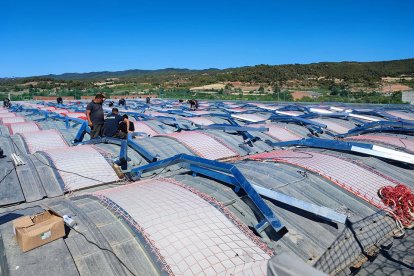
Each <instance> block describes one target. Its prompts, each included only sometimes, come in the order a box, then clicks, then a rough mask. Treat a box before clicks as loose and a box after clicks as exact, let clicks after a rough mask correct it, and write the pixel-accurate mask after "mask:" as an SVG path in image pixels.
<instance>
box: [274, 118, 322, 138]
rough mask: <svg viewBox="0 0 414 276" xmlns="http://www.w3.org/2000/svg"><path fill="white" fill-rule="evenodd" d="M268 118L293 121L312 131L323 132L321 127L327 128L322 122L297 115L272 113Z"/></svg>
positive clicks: (285, 121) (286, 121)
mask: <svg viewBox="0 0 414 276" xmlns="http://www.w3.org/2000/svg"><path fill="white" fill-rule="evenodd" d="M269 120H271V121H276V122H284V123H295V124H298V125H301V126H305V127H306V128H307V129H309V130H310V131H311V132H312V133H323V129H326V128H327V126H326V125H324V124H320V123H317V122H314V121H311V120H308V119H305V118H302V117H299V116H285V115H283V116H282V115H276V114H274V115H272V116H270V117H269Z"/></svg>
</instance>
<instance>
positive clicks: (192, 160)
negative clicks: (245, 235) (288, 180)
mask: <svg viewBox="0 0 414 276" xmlns="http://www.w3.org/2000/svg"><path fill="white" fill-rule="evenodd" d="M177 163H186V164H188V165H192V166H193V168H195V166H199V167H202V168H204V169H208V170H209V176H211V177H213V178H217V179H224V178H223V177H225V176H223V173H225V174H227V176H228V177H232V176H233V178H232V180H231V181H229V184H232V185H234V186H235V189H234V190H235V192H238V191H239V190H240V189H242V190H243V191H244V192H245V193H246V194H247V195H248V196H249V198H250V199H251V200H252V202H253V203H254V204H255V206H256V207H257V208H258V210H259V212H261V214H262V215H263V219H262V220H261V221H260V223H259V224H258V225H257V226H256V227H257V230H258V231H260V230H264V229H265V228H266V227H267V226H271V227H272V228H273V229H274V230H275V231H276V232H279V231H280V230H282V229H283V228H285V227H284V226H283V224H282V223H281V222H280V220H279V219H278V218H277V217H276V215H275V214H274V213H273V211H272V209H270V207H269V206H268V205H267V204H266V203H265V202H264V201H263V199H262V198H261V197H260V195H259V194H258V193H257V192H256V190H255V189H254V188H253V187H252V186H251V184H250V183H249V181H247V179H246V178H245V177H244V176H243V174H242V173H241V172H240V171H239V170H238V169H237V168H236V167H235V166H234V165H231V164H226V163H221V162H218V161H214V160H208V159H204V158H200V157H196V156H190V155H186V154H178V155H175V156H173V157H171V158H167V159H164V160H161V161H157V162H154V163H152V164H147V165H144V166H141V167H137V168H134V169H132V170H131V172H130V174H131V177H132V178H133V179H134V180H137V179H139V178H140V176H141V174H142V173H143V172H147V171H153V170H156V169H159V168H163V167H168V166H172V165H174V164H177ZM220 177H221V178H220ZM230 182H231V183H230Z"/></svg>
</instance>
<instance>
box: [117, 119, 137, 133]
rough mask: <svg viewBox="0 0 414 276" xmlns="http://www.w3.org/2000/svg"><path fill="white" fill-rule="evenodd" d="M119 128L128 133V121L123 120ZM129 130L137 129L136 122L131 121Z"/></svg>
mask: <svg viewBox="0 0 414 276" xmlns="http://www.w3.org/2000/svg"><path fill="white" fill-rule="evenodd" d="M119 130H120V131H122V132H124V133H127V132H128V131H127V123H125V122H124V121H122V122H121V123H120V124H119ZM129 131H135V126H134V122H131V121H129Z"/></svg>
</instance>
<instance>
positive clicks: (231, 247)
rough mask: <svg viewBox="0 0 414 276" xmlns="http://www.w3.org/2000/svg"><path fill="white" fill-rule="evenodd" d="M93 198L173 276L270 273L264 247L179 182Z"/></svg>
mask: <svg viewBox="0 0 414 276" xmlns="http://www.w3.org/2000/svg"><path fill="white" fill-rule="evenodd" d="M160 191H162V192H160ZM95 195H97V196H99V197H101V198H102V200H103V201H104V202H106V204H107V206H108V207H109V208H111V209H112V210H114V211H115V212H117V213H118V215H122V216H123V217H124V218H125V219H127V221H129V223H130V224H131V225H134V226H135V227H136V229H137V230H138V231H139V232H141V234H142V235H143V236H144V237H145V238H146V241H147V242H148V243H150V245H151V246H152V248H153V250H154V251H155V252H156V253H157V254H158V258H160V259H161V260H162V261H163V263H164V264H165V269H166V270H167V272H168V273H169V274H171V275H200V274H204V275H239V274H240V275H242V274H243V275H265V274H266V269H267V268H266V266H267V260H268V259H269V258H270V256H269V253H270V252H271V251H269V250H266V251H265V250H264V249H266V248H267V247H266V245H265V244H263V243H262V242H260V240H259V239H258V238H257V237H255V236H254V234H253V233H251V232H250V230H249V229H248V228H247V227H245V226H244V227H243V226H242V225H241V223H240V222H238V221H237V220H236V218H235V217H234V216H233V215H231V214H230V213H229V211H228V210H226V209H225V208H224V207H222V206H221V205H220V204H219V203H218V202H217V201H215V200H214V199H213V198H211V197H209V196H207V195H204V194H201V193H199V192H197V191H195V190H194V189H188V188H186V187H185V186H184V185H182V184H181V183H179V182H176V181H172V180H169V179H155V180H151V181H141V182H135V183H133V184H130V185H128V186H123V187H119V188H114V189H110V190H105V191H99V192H96V193H95ZM212 204H214V205H216V206H213V205H212Z"/></svg>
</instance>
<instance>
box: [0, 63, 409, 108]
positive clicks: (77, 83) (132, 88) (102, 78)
mask: <svg viewBox="0 0 414 276" xmlns="http://www.w3.org/2000/svg"><path fill="white" fill-rule="evenodd" d="M383 77H394V78H397V79H398V80H399V83H400V84H404V85H407V86H410V87H414V80H413V77H414V59H405V60H396V61H383V62H322V63H313V64H305V65H301V64H289V65H276V66H272V65H257V66H248V67H240V68H228V69H223V70H220V69H214V68H212V69H206V70H189V69H175V68H167V69H162V70H126V71H118V72H91V73H66V74H62V75H47V76H37V77H29V78H3V79H0V93H2V92H3V93H5V92H13V97H15V98H16V99H29V98H32V97H33V96H35V95H39V96H41V95H45V96H46V95H61V96H75V97H76V98H79V97H80V96H81V95H93V94H95V93H96V92H98V91H101V92H105V93H107V94H134V93H143V92H144V93H157V94H159V93H160V94H161V96H163V97H170V98H189V97H197V98H206V99H234V100H236V99H237V100H293V98H292V95H291V93H290V92H289V91H292V90H294V89H302V90H303V89H305V90H306V89H308V90H309V89H310V90H313V91H319V90H320V91H322V93H321V97H319V98H317V99H315V98H309V99H308V98H305V99H302V100H309V101H314V100H317V101H330V100H333V101H337V100H340V101H351V102H360V101H366V102H376V103H386V102H395V101H397V98H398V97H399V95H400V94H398V93H389V94H388V95H387V94H380V93H377V92H379V87H380V83H381V78H383ZM214 83H225V84H226V85H225V87H224V88H222V89H217V90H214V89H212V91H210V92H215V93H202V91H199V92H194V91H190V88H191V87H197V86H202V85H208V84H214ZM232 83H241V84H246V85H257V87H258V89H256V90H254V91H253V90H252V91H248V93H246V91H244V92H245V93H242V91H241V89H240V88H237V87H234V86H233V84H232ZM268 87H269V88H270V90H269V89H267V90H266V89H265V88H268ZM354 87H358V89H357V91H358V92H356V91H355V89H354ZM365 89H368V90H367V91H363V90H365ZM265 90H266V91H265ZM359 90H361V91H360V92H359ZM0 96H4V94H3V95H0Z"/></svg>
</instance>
